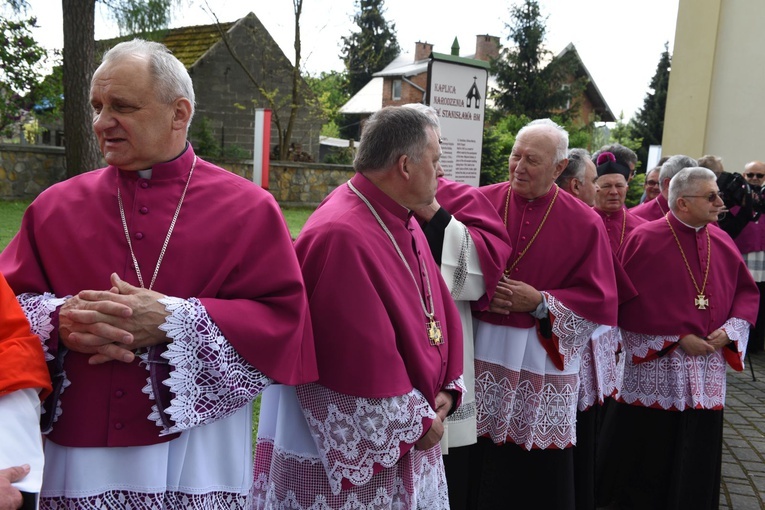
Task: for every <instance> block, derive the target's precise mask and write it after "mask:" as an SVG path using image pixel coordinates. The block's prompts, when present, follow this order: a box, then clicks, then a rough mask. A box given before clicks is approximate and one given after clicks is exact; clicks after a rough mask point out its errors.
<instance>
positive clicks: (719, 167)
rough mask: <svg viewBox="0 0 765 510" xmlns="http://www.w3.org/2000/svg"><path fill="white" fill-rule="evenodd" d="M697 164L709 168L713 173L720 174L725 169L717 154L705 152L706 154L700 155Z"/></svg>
mask: <svg viewBox="0 0 765 510" xmlns="http://www.w3.org/2000/svg"><path fill="white" fill-rule="evenodd" d="M699 166H702V167H704V168H709V169H710V170H712V171H713V172H714V173H715V175H717V174H721V173H723V172H724V171H725V167H724V166H723V160H722V158H720V157H718V156H713V155H711V154H707V155H706V156H701V157H700V158H699Z"/></svg>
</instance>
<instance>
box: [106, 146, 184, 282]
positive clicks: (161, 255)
mask: <svg viewBox="0 0 765 510" xmlns="http://www.w3.org/2000/svg"><path fill="white" fill-rule="evenodd" d="M196 166H197V157H196V156H194V161H193V162H192V163H191V170H190V171H189V177H188V179H186V186H185V187H184V188H183V193H181V199H180V200H179V201H178V206H177V207H176V208H175V214H174V215H173V219H172V221H170V228H168V229H167V235H166V236H165V242H164V243H163V244H162V251H160V252H159V258H158V259H157V265H156V266H154V275H153V276H152V277H151V283H149V290H151V289H152V287H154V282H155V281H156V280H157V274H159V266H160V265H161V264H162V259H163V258H164V256H165V250H167V245H168V244H170V236H171V235H173V229H175V222H176V220H177V219H178V215H179V214H180V213H181V206H182V205H183V199H184V198H185V197H186V190H188V189H189V183H190V182H191V174H193V173H194V168H195V167H196ZM117 203H118V204H119V206H120V218H121V219H122V228H123V229H124V230H125V239H127V244H128V248H130V256H131V257H132V258H133V267H134V268H135V273H136V275H137V276H138V283H140V284H141V288H142V289H143V288H145V287H144V284H143V276H142V275H141V268H140V266H139V265H138V259H137V258H136V256H135V252H134V251H133V243H132V242H131V241H130V231H128V226H127V221H126V220H125V208H124V207H123V206H122V194H121V193H120V186H119V184H117Z"/></svg>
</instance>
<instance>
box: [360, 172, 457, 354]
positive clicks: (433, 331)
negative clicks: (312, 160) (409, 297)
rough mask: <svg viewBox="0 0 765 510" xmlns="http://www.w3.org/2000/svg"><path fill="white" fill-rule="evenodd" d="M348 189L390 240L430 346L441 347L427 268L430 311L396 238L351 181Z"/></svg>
mask: <svg viewBox="0 0 765 510" xmlns="http://www.w3.org/2000/svg"><path fill="white" fill-rule="evenodd" d="M348 187H349V188H350V190H351V191H353V192H354V193H355V194H356V196H357V197H359V198H360V199H361V201H362V202H364V203H365V204H366V206H367V207H368V208H369V210H370V211H371V212H372V216H374V217H375V219H376V220H377V223H378V224H379V225H380V227H382V229H383V232H385V234H387V236H388V239H390V241H391V242H392V243H393V247H394V248H395V249H396V253H398V256H399V257H400V258H401V261H402V262H403V263H404V266H405V267H406V270H407V271H409V276H411V277H412V281H413V282H414V286H415V288H416V289H417V297H418V298H420V305H421V306H422V310H423V311H424V312H425V316H426V317H427V318H428V322H427V332H428V340H429V341H430V345H441V344H442V343H444V337H443V334H442V333H441V322H439V321H437V320H436V308H435V306H434V305H433V292H432V290H431V288H430V277H429V276H428V269H427V267H425V266H423V268H422V272H423V274H424V275H425V284H426V285H427V289H428V296H429V297H430V310H428V307H427V305H426V304H425V300H424V299H423V297H422V294H420V286H419V285H418V284H417V278H415V277H414V273H413V272H412V268H411V267H409V263H408V262H407V261H406V257H404V254H403V253H402V252H401V248H399V247H398V243H397V242H396V238H394V237H393V233H392V232H391V231H390V230H389V229H388V227H387V225H385V222H384V221H383V220H382V218H380V215H379V214H377V211H376V210H375V208H374V206H373V205H372V203H371V202H370V201H369V200H367V197H365V196H364V195H363V194H362V193H361V192H360V191H359V190H358V189H356V187H355V186H354V185H353V183H352V182H351V181H348Z"/></svg>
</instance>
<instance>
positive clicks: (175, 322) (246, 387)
mask: <svg viewBox="0 0 765 510" xmlns="http://www.w3.org/2000/svg"><path fill="white" fill-rule="evenodd" d="M159 302H160V303H162V304H163V305H165V309H166V310H167V311H168V312H169V313H170V315H168V317H167V318H166V319H165V323H164V324H162V325H161V326H160V329H161V330H162V331H165V332H166V333H167V336H168V337H169V338H170V339H171V341H170V342H169V343H168V344H167V350H166V351H165V352H163V353H162V354H161V356H162V358H164V359H166V360H168V363H169V364H170V367H171V371H170V378H169V379H167V380H164V381H161V382H162V384H164V385H165V386H168V387H169V388H170V391H171V393H172V395H173V397H172V399H171V400H170V405H169V406H167V408H166V409H165V412H166V413H167V414H168V415H169V417H170V419H171V420H172V425H171V426H169V427H168V426H166V425H165V424H164V422H163V420H162V416H161V412H160V410H159V406H158V405H157V404H156V403H155V404H154V405H153V406H152V413H151V414H150V415H149V417H148V418H149V419H150V420H152V421H154V422H155V423H156V424H157V426H159V427H162V428H163V431H162V433H161V435H167V434H174V433H177V432H181V431H184V430H188V429H191V428H193V427H197V426H200V425H206V424H208V423H212V422H214V421H217V420H220V419H223V418H226V417H228V416H231V415H232V414H234V413H235V412H236V411H237V410H239V409H241V408H242V407H244V406H245V405H247V404H249V403H250V402H251V401H252V400H254V399H255V397H256V396H257V395H258V394H259V393H260V392H261V391H263V390H264V389H265V388H266V387H267V386H268V385H270V384H271V383H272V382H273V380H272V379H270V378H268V377H267V376H266V375H264V374H263V373H262V372H260V371H259V370H258V369H256V368H255V367H253V366H252V365H250V364H249V363H248V362H247V360H245V359H244V358H243V357H242V356H241V355H240V354H239V353H238V352H237V351H236V349H234V347H233V346H232V345H231V344H230V343H229V342H228V340H226V338H225V337H224V336H223V334H222V333H221V331H220V329H219V328H218V326H217V325H216V324H215V323H214V322H213V320H212V318H211V317H210V315H209V314H208V313H207V311H206V310H205V308H204V306H203V305H202V303H201V302H200V301H199V300H198V299H195V298H191V299H189V300H184V299H179V298H174V297H165V298H162V299H160V300H159ZM141 358H142V360H143V361H144V362H145V366H146V368H147V370H150V368H151V367H150V364H151V362H150V361H149V360H148V358H147V357H146V355H143V356H142V357H141ZM156 382H157V381H154V383H156ZM152 383H153V381H152V380H151V375H150V376H149V377H148V378H147V385H146V387H144V389H143V391H144V393H146V394H148V395H149V397H150V398H151V399H152V400H154V401H155V402H156V394H155V391H154V388H153V384H152Z"/></svg>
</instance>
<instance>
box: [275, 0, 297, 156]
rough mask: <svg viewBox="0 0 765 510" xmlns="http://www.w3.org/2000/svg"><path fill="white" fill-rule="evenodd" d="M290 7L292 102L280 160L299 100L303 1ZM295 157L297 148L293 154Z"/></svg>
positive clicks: (288, 141) (285, 150) (290, 139)
mask: <svg viewBox="0 0 765 510" xmlns="http://www.w3.org/2000/svg"><path fill="white" fill-rule="evenodd" d="M292 6H293V8H294V13H295V66H294V67H293V68H292V100H291V101H290V118H289V121H288V122H287V131H286V132H285V133H284V139H283V140H281V144H280V151H279V152H281V154H280V156H281V159H286V157H287V155H288V154H289V150H290V143H291V142H292V129H293V127H294V126H295V119H296V118H297V112H298V101H299V100H300V89H299V87H300V15H301V14H302V12H303V0H293V2H292ZM294 156H297V147H295V154H293V157H294Z"/></svg>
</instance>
